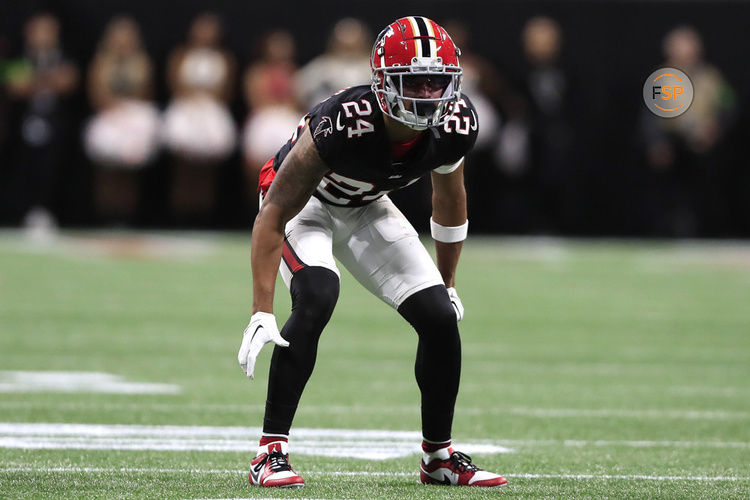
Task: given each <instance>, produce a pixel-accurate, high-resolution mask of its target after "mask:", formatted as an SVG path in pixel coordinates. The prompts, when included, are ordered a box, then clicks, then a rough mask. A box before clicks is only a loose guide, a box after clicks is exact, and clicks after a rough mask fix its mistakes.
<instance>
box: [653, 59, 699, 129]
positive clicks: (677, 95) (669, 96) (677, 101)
mask: <svg viewBox="0 0 750 500" xmlns="http://www.w3.org/2000/svg"><path fill="white" fill-rule="evenodd" d="M643 101H644V102H645V103H646V107H647V108H648V109H649V110H650V111H651V112H652V113H653V114H655V115H656V116H661V117H662V118H674V117H675V116H680V115H681V114H682V113H684V112H685V111H687V109H688V108H689V107H690V104H691V103H692V102H693V83H692V82H691V81H690V78H688V76H687V75H686V74H685V73H683V72H682V71H680V70H679V69H676V68H661V69H657V70H656V71H654V72H653V73H651V74H650V75H649V77H648V78H647V79H646V83H644V84H643Z"/></svg>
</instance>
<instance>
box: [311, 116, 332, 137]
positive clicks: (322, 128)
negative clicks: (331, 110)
mask: <svg viewBox="0 0 750 500" xmlns="http://www.w3.org/2000/svg"><path fill="white" fill-rule="evenodd" d="M331 133H333V123H331V119H330V118H329V117H327V116H324V117H323V118H321V120H320V123H318V126H317V127H315V132H314V133H313V137H318V136H319V135H321V134H322V135H323V137H328V134H331Z"/></svg>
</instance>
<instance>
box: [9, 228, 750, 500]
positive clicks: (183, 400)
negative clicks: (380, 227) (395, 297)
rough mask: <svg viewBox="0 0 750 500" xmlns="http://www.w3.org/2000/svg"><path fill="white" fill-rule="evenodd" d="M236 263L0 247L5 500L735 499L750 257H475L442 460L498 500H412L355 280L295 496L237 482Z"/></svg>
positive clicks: (229, 239) (164, 241)
mask: <svg viewBox="0 0 750 500" xmlns="http://www.w3.org/2000/svg"><path fill="white" fill-rule="evenodd" d="M249 257H250V252H249V235H241V234H233V235H217V234H213V235H210V234H189V233H166V234H138V233H65V234H64V235H63V236H62V237H60V238H59V239H58V240H56V241H54V242H41V243H35V244H33V243H30V242H28V241H26V240H24V239H23V238H22V237H21V235H20V234H19V233H14V232H5V233H0V497H11V498H21V497H23V498H28V497H37V498H52V497H54V498H97V497H99V498H115V497H132V498H243V497H279V498H367V499H372V498H495V497H522V498H538V497H545V498H549V497H553V498H571V497H577V498H581V497H585V498H600V497H609V498H686V497H696V498H697V497H701V498H748V497H750V245H744V244H737V243H733V244H730V243H723V244H710V243H702V244H697V243H692V244H688V243H680V244H677V243H628V242H580V241H559V240H517V239H481V238H473V239H470V240H469V242H468V243H467V244H466V246H465V247H464V255H463V258H462V261H461V265H460V267H459V279H458V283H457V289H458V291H459V293H460V295H461V298H462V300H463V302H464V305H465V306H466V317H465V319H464V321H462V322H461V323H460V327H461V333H462V339H463V372H462V382H461V393H460V396H459V401H458V405H457V409H456V419H455V426H454V442H455V443H456V447H457V448H458V449H462V450H464V451H467V452H468V453H469V454H470V455H471V456H472V458H473V459H474V461H475V462H476V463H477V464H478V465H480V466H481V467H483V468H486V469H489V470H492V471H496V472H499V473H502V474H503V475H505V476H506V477H507V478H508V481H509V483H508V485H507V486H506V487H504V488H501V489H497V490H480V489H473V488H451V487H444V486H430V487H426V486H422V485H420V484H419V482H418V474H417V472H418V461H419V455H418V454H417V451H418V450H419V448H418V447H419V443H420V439H419V405H418V399H419V393H418V389H417V387H416V383H415V381H414V375H413V362H414V354H415V349H416V335H415V334H414V333H413V332H412V331H411V330H410V328H409V326H408V325H407V324H406V323H405V322H404V321H403V320H401V319H400V318H399V317H398V315H397V314H396V313H395V312H393V311H392V310H390V309H389V308H388V307H387V306H386V305H385V304H383V303H381V302H380V301H378V300H377V299H375V298H374V297H372V296H370V295H368V293H367V292H366V291H364V290H363V289H362V288H361V287H360V286H359V285H358V284H357V283H356V282H355V281H354V280H353V279H352V278H351V276H349V275H348V274H346V273H344V276H343V277H342V293H341V297H340V300H339V304H338V307H337V309H336V311H335V313H334V315H333V319H332V320H331V323H330V325H329V327H328V328H327V330H326V332H325V333H324V335H323V337H322V339H321V345H320V350H319V354H318V363H317V366H316V370H315V373H314V374H313V378H312V379H311V381H310V383H309V384H308V387H307V390H306V392H305V394H304V396H303V398H302V402H301V405H300V409H299V411H298V414H297V418H296V420H295V426H294V428H293V431H292V436H291V440H290V444H291V451H292V455H291V459H292V465H293V466H294V467H295V469H296V470H297V472H299V473H300V474H302V476H303V477H304V478H305V480H306V482H307V486H306V487H305V488H303V489H301V490H281V491H280V490H261V489H258V488H253V487H250V486H249V485H248V484H247V476H246V472H247V470H248V464H249V461H250V459H251V457H252V456H253V455H254V451H253V450H254V448H255V446H256V444H257V439H258V436H259V432H260V424H261V420H262V415H263V403H264V401H265V392H266V382H267V378H268V376H267V373H268V362H269V359H270V354H271V352H270V347H266V349H265V350H264V351H263V352H262V353H261V356H260V360H259V364H258V367H257V368H256V379H255V380H254V381H248V380H247V379H246V378H245V377H244V374H243V373H242V372H241V370H240V368H239V366H238V364H237V359H236V353H237V349H238V348H239V344H240V340H241V336H242V330H243V329H244V327H245V325H246V324H247V321H248V320H249V316H250V308H249V306H250V300H251V295H250V290H251V277H250V260H249ZM288 309H289V299H288V297H287V293H286V289H285V288H284V286H283V284H281V282H280V281H279V285H278V288H277V302H276V312H277V317H278V319H279V321H280V322H283V320H284V319H285V318H286V316H287V315H288Z"/></svg>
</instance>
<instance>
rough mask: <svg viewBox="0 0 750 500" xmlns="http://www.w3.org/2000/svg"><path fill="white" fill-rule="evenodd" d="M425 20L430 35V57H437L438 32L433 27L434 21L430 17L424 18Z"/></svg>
mask: <svg viewBox="0 0 750 500" xmlns="http://www.w3.org/2000/svg"><path fill="white" fill-rule="evenodd" d="M422 19H423V20H424V24H425V26H426V27H427V36H429V37H430V54H429V57H436V56H437V38H438V34H437V33H435V30H434V29H433V28H432V23H431V22H430V20H429V19H427V18H426V17H423V18H422Z"/></svg>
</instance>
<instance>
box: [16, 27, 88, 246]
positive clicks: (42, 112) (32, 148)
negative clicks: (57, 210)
mask: <svg viewBox="0 0 750 500" xmlns="http://www.w3.org/2000/svg"><path fill="white" fill-rule="evenodd" d="M24 43H25V45H24V50H25V53H24V56H23V57H22V58H21V59H19V60H18V61H15V62H14V63H13V64H12V65H11V66H10V67H9V69H8V70H7V77H6V79H7V80H6V81H7V92H8V95H9V97H10V98H11V99H12V100H14V101H16V102H17V103H18V104H20V105H21V107H22V108H23V111H22V113H23V115H22V121H21V133H20V141H19V143H18V144H17V147H16V151H15V154H14V161H13V174H12V177H13V178H12V180H11V183H12V186H13V187H12V189H11V190H10V193H9V195H10V196H11V197H13V198H14V200H15V203H14V205H15V210H14V211H15V212H16V213H17V214H20V215H21V216H22V218H23V224H24V226H26V227H27V228H28V229H30V230H31V231H32V233H31V234H32V235H39V236H44V235H47V234H49V231H50V230H53V229H54V228H55V227H56V220H55V217H54V215H53V213H52V212H53V204H54V201H55V195H56V194H57V192H56V191H57V190H58V189H59V186H60V184H61V181H62V179H61V178H60V177H61V170H62V168H63V167H64V166H65V164H66V161H67V159H68V158H67V155H66V153H67V145H68V143H69V134H70V131H71V129H72V127H71V122H72V117H71V113H70V111H69V109H68V108H67V104H68V103H67V101H66V99H67V98H68V97H70V96H71V94H73V92H74V91H75V90H76V88H77V86H78V70H77V68H76V66H75V65H74V64H73V63H72V62H71V61H69V60H67V59H66V58H65V55H64V53H63V51H62V47H61V45H60V24H59V22H58V20H57V18H56V17H55V16H53V15H52V14H49V13H43V14H38V15H35V16H33V17H32V18H30V19H29V20H28V21H27V22H26V25H25V27H24Z"/></svg>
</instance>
